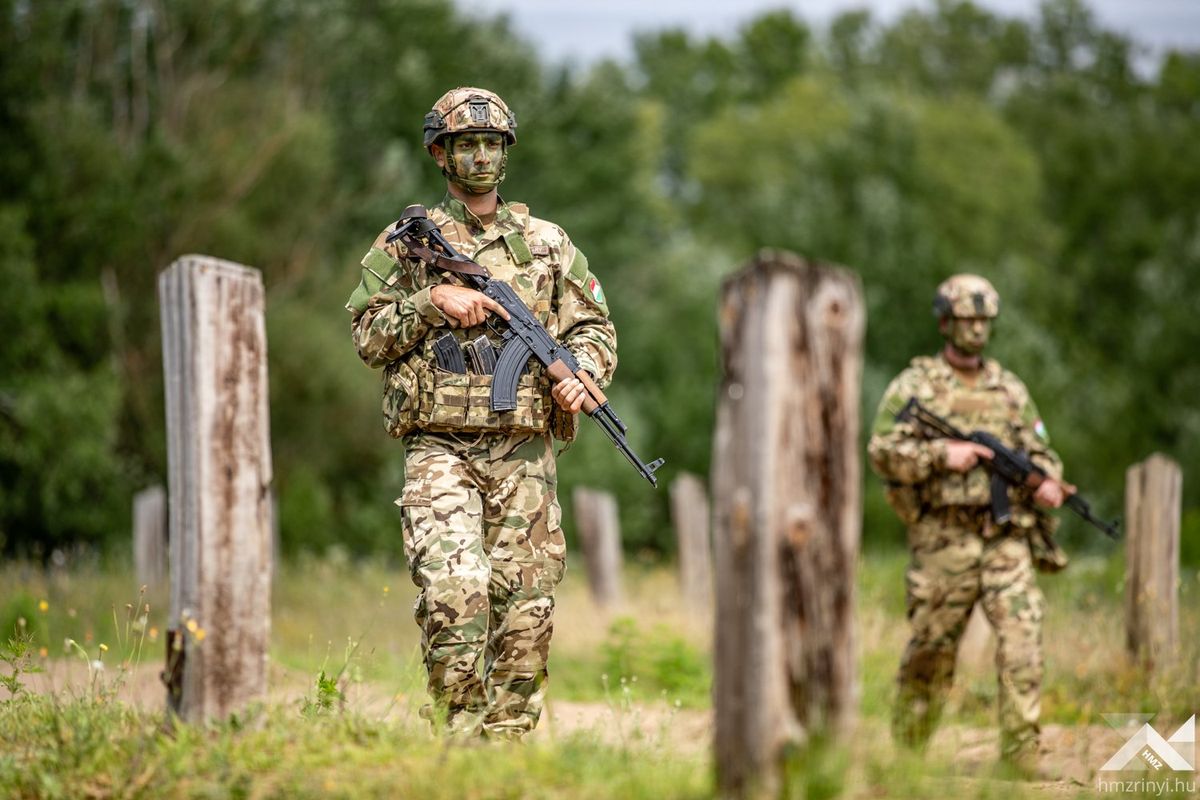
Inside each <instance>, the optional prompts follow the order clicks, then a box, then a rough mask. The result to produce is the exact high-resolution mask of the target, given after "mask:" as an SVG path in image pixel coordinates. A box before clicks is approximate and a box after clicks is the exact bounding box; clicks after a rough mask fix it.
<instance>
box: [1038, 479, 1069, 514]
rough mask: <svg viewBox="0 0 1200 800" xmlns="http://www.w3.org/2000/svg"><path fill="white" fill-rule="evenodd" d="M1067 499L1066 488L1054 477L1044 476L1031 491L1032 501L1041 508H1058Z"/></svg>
mask: <svg viewBox="0 0 1200 800" xmlns="http://www.w3.org/2000/svg"><path fill="white" fill-rule="evenodd" d="M1066 499H1067V490H1066V489H1065V488H1063V485H1062V484H1061V483H1059V482H1058V481H1056V480H1054V478H1046V479H1045V480H1043V481H1042V482H1041V484H1040V485H1039V486H1038V488H1037V491H1035V492H1034V493H1033V502H1035V503H1037V504H1038V505H1039V506H1042V507H1043V508H1058V507H1060V506H1061V505H1062V504H1063V502H1064V501H1065V500H1066Z"/></svg>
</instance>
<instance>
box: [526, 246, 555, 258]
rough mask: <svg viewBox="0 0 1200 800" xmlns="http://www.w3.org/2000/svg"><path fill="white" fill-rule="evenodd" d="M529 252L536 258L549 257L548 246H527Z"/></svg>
mask: <svg viewBox="0 0 1200 800" xmlns="http://www.w3.org/2000/svg"><path fill="white" fill-rule="evenodd" d="M529 252H531V253H533V254H534V255H535V256H538V257H542V256H548V255H550V245H548V244H531V245H529Z"/></svg>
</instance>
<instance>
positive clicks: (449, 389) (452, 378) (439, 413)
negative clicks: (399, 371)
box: [425, 367, 471, 429]
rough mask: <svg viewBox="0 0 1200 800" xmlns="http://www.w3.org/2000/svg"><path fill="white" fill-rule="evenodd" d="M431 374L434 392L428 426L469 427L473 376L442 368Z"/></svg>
mask: <svg viewBox="0 0 1200 800" xmlns="http://www.w3.org/2000/svg"><path fill="white" fill-rule="evenodd" d="M430 374H431V376H432V377H433V392H432V398H431V399H432V402H431V403H430V408H429V416H428V418H427V419H426V420H425V422H426V424H427V425H428V426H429V427H430V428H431V429H437V428H443V429H444V428H450V429H462V428H465V427H467V404H468V398H469V397H470V392H471V376H470V375H468V374H467V373H465V372H448V371H446V370H444V369H441V368H440V367H434V368H433V369H432V370H430Z"/></svg>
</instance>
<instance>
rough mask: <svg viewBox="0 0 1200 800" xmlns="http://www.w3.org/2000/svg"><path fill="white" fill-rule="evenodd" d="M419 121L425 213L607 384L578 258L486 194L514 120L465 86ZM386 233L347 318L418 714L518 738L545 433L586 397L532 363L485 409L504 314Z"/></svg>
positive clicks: (541, 681)
mask: <svg viewBox="0 0 1200 800" xmlns="http://www.w3.org/2000/svg"><path fill="white" fill-rule="evenodd" d="M424 127H425V141H424V143H425V147H426V148H427V149H428V151H429V153H430V155H432V156H433V158H434V160H435V161H436V162H437V164H438V166H439V167H440V168H441V170H442V174H443V175H444V176H445V178H446V189H447V194H446V197H445V199H443V200H442V202H441V203H440V204H439V205H437V206H436V207H435V208H432V209H430V211H429V216H430V219H432V220H433V222H434V223H436V224H437V225H438V227H439V228H440V229H441V231H442V234H443V235H444V236H445V237H446V239H447V240H448V241H449V242H450V243H451V244H452V245H454V247H455V248H456V249H457V250H458V251H459V252H460V253H462V254H463V255H465V256H467V257H469V258H473V259H474V260H475V261H477V262H478V263H480V264H482V265H483V266H485V267H487V269H488V270H489V272H490V273H491V275H492V277H494V278H498V279H500V280H504V281H506V282H508V283H509V285H511V286H512V288H513V289H514V290H515V291H516V293H517V294H518V295H519V296H520V297H521V299H522V300H523V301H524V302H525V304H526V305H527V306H529V308H530V309H531V310H532V311H533V313H534V315H535V316H536V317H537V318H538V320H539V321H540V322H541V323H542V324H543V325H544V326H545V328H546V330H547V331H548V332H549V333H550V334H551V335H552V336H554V337H555V338H557V339H558V340H559V341H560V342H562V343H563V345H565V346H566V347H567V348H568V349H569V350H570V351H571V352H572V354H573V355H574V356H575V358H576V359H577V360H578V361H579V363H580V365H581V366H582V367H583V368H584V369H586V370H587V371H588V372H589V373H590V374H591V376H592V377H593V378H594V379H595V381H596V383H598V384H599V385H600V386H604V385H606V384H607V383H608V382H609V380H610V379H611V377H612V373H613V370H614V369H615V368H616V364H617V355H616V348H617V343H616V332H615V330H614V328H613V326H612V323H611V322H609V320H608V306H607V305H606V303H605V299H604V293H603V291H602V290H601V288H600V283H599V281H598V280H597V279H596V277H595V276H594V275H593V274H592V273H591V271H590V270H589V268H588V262H587V258H586V257H585V256H584V255H583V253H582V252H580V251H579V250H578V249H577V248H576V247H575V245H574V244H572V242H571V240H570V239H569V238H568V237H567V235H566V234H565V233H564V232H563V230H562V229H561V228H559V227H558V226H557V225H554V224H552V223H549V222H546V221H544V220H540V219H537V218H536V217H533V216H532V215H530V213H529V209H528V208H527V207H526V206H524V205H521V204H519V203H509V202H506V201H505V200H503V199H502V198H501V197H500V196H499V194H498V193H497V187H498V186H499V185H500V182H501V181H503V180H504V175H505V168H506V166H507V161H508V148H509V147H510V146H512V145H513V144H515V143H516V128H517V123H516V118H515V116H514V115H513V113H512V112H511V111H510V110H509V108H508V106H507V105H505V103H504V101H503V100H501V99H500V98H499V97H498V96H497V95H495V94H493V93H492V92H489V91H486V90H483V89H475V88H469V87H467V88H460V89H454V90H452V91H449V92H447V93H446V94H445V95H443V96H442V98H441V99H439V100H438V101H437V103H435V104H434V107H433V110H432V111H430V112H429V114H427V115H426V117H425V126H424ZM389 232H390V227H389V229H387V230H384V231H383V232H382V233H380V234H379V236H378V237H377V238H376V240H375V244H374V245H373V246H372V247H371V249H370V250H369V251H368V252H367V254H366V256H364V257H363V260H362V266H363V269H362V279H361V282H360V284H359V286H358V288H357V289H356V290H355V292H354V293H353V295H352V296H351V298H350V301H349V302H348V303H347V308H348V309H349V310H350V311H351V312H352V314H353V322H352V325H351V330H352V334H353V338H354V344H355V347H356V348H357V350H358V354H359V356H360V357H361V358H362V360H363V361H364V362H365V363H366V364H367V365H368V366H370V367H375V368H383V411H384V424H385V427H386V428H387V430H388V432H389V433H390V434H391V435H392V436H394V437H397V438H400V439H403V442H404V448H405V475H404V492H403V495H402V496H401V497H400V498H399V499H398V500H397V501H396V504H397V505H398V506H400V509H401V512H402V520H403V535H404V549H405V554H406V555H407V557H408V562H409V567H410V570H411V572H412V576H413V581H414V582H415V583H416V585H417V586H418V587H419V589H420V593H419V595H418V597H417V602H416V608H415V615H416V621H417V624H418V626H419V627H420V628H421V634H422V640H421V644H422V650H423V653H424V658H425V666H426V668H427V670H428V674H429V692H430V694H431V695H432V696H433V699H434V706H433V707H431V708H428V709H425V710H424V711H428V712H429V713H427V714H426V716H429V717H430V718H431V719H432V718H436V719H444V721H445V726H446V730H447V731H448V732H450V733H452V734H459V735H464V736H474V735H478V734H482V735H485V736H488V737H492V738H503V739H519V738H520V737H521V736H523V735H524V734H526V733H528V732H529V731H531V730H533V728H534V726H536V725H537V722H538V718H539V716H540V714H541V710H542V703H543V699H544V695H545V688H546V680H547V671H546V660H547V658H548V656H549V649H550V637H551V633H552V631H553V612H554V590H555V587H556V586H557V585H558V583H559V581H560V580H561V579H562V575H563V570H564V569H565V558H566V545H565V543H564V540H563V532H562V527H561V511H560V509H559V505H558V500H557V497H556V494H555V492H556V488H557V485H558V480H557V476H556V472H555V463H554V453H553V449H552V439H553V438H555V437H556V438H558V439H560V440H563V441H570V440H571V439H572V438H573V437H574V436H575V433H576V430H577V426H578V421H577V420H578V418H577V412H578V411H579V410H580V407H581V405H582V403H583V399H584V387H583V384H582V382H581V381H579V380H578V379H576V378H572V379H570V380H567V381H563V382H561V383H558V384H555V385H553V387H552V386H551V381H550V380H549V378H548V377H547V376H546V375H545V373H544V371H543V368H542V367H541V365H540V364H536V363H533V364H531V365H530V366H529V368H528V370H527V371H526V373H525V374H524V375H522V376H521V378H520V383H519V385H518V391H517V406H518V407H517V408H516V409H515V410H513V411H506V412H494V411H492V410H491V408H490V405H489V402H488V399H489V397H490V394H491V384H492V375H491V374H490V367H489V363H488V362H489V359H488V358H486V357H484V356H485V355H487V354H488V353H492V354H494V350H495V348H496V347H498V346H499V345H500V342H499V339H498V338H497V337H496V336H495V334H494V333H493V331H492V330H491V328H490V327H489V325H488V323H489V321H490V320H489V318H490V317H491V316H492V315H498V316H501V317H506V316H507V314H506V312H505V311H504V309H503V308H501V307H500V305H499V304H497V303H496V302H495V301H493V300H492V299H491V298H489V297H487V296H486V295H484V294H482V293H480V292H478V291H476V290H474V289H471V288H467V287H464V286H461V285H457V284H456V283H455V282H454V281H453V280H452V279H451V278H449V277H448V276H447V275H446V274H445V273H443V272H441V271H439V270H437V269H434V268H431V267H429V266H428V265H426V264H424V263H422V262H421V261H420V260H418V259H416V258H413V257H411V256H409V254H408V253H407V252H406V250H405V248H404V245H403V244H401V243H399V242H396V243H392V244H388V243H386V241H385V239H386V236H387V234H388V233H389ZM447 336H449V338H447ZM435 343H437V346H436V347H435ZM455 350H458V351H459V352H458V355H459V356H460V357H459V358H458V359H450V361H455V360H457V361H458V362H459V364H462V363H464V362H465V364H466V367H465V371H460V370H461V369H462V367H456V366H455V365H454V364H452V363H449V362H448V361H445V360H444V359H445V356H446V354H447V353H449V354H450V355H455V353H454V351H455ZM463 353H466V354H467V355H469V356H471V358H468V359H463V358H461V355H462V354H463ZM481 657H482V661H483V664H482V674H481V672H480V668H479V667H478V666H477V664H478V662H479V660H480V658H481ZM435 712H436V713H435Z"/></svg>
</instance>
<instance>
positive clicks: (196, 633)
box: [192, 628, 208, 642]
mask: <svg viewBox="0 0 1200 800" xmlns="http://www.w3.org/2000/svg"><path fill="white" fill-rule="evenodd" d="M192 635H193V636H195V637H196V641H197V642H203V641H204V637H205V636H207V635H208V634H207V633H205V631H204V628H197V629H196V630H194V631H192Z"/></svg>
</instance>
